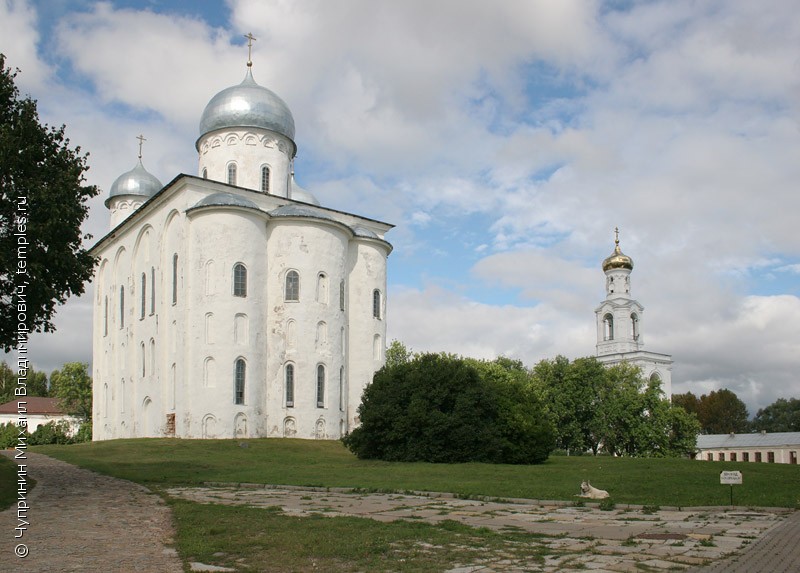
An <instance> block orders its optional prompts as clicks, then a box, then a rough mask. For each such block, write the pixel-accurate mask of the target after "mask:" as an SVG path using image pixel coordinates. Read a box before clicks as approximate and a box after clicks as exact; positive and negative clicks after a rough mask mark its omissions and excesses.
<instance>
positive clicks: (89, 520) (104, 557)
mask: <svg viewBox="0 0 800 573" xmlns="http://www.w3.org/2000/svg"><path fill="white" fill-rule="evenodd" d="M3 454H4V455H6V456H7V457H10V458H12V459H13V455H9V454H13V452H3ZM26 456H27V458H28V459H27V466H28V467H27V469H28V475H29V476H30V477H33V478H34V479H35V480H36V481H37V483H36V487H34V489H33V491H31V492H30V493H29V496H28V502H29V505H30V510H29V512H28V519H27V521H29V522H30V525H29V526H28V529H27V530H26V531H25V533H24V535H23V537H22V539H15V537H14V535H15V531H14V528H15V527H17V525H18V523H17V506H16V504H14V505H12V506H11V508H10V509H8V510H6V511H3V512H0V531H1V532H2V535H0V555H1V556H0V571H4V572H9V573H11V572H14V573H16V572H19V573H59V572H64V573H66V572H72V571H76V572H77V571H80V572H93V573H94V572H98V573H100V572H102V573H116V572H120V573H128V572H130V573H172V572H182V571H183V565H182V564H181V561H180V559H179V558H178V556H177V553H176V552H175V550H174V549H171V548H170V547H169V544H170V542H171V540H172V536H173V525H172V515H171V512H170V510H169V508H168V507H167V506H166V505H165V504H164V502H163V501H162V500H161V498H160V497H158V496H157V495H154V494H152V493H150V492H149V491H148V490H147V489H146V488H144V487H142V486H139V485H137V484H134V483H132V482H129V481H125V480H121V479H116V478H112V477H106V476H102V475H100V474H97V473H94V472H91V471H89V470H84V469H80V468H78V467H75V466H73V465H70V464H67V463H64V462H61V461H58V460H55V459H53V458H50V457H47V456H44V455H41V454H34V453H27V454H26ZM20 542H22V543H24V544H25V545H27V547H28V549H29V554H28V556H27V557H25V558H24V559H23V558H19V557H16V556H15V553H14V551H15V546H16V545H17V544H18V543H20Z"/></svg>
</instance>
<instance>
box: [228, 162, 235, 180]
mask: <svg viewBox="0 0 800 573" xmlns="http://www.w3.org/2000/svg"><path fill="white" fill-rule="evenodd" d="M228 185H236V164H235V163H230V164H229V165H228Z"/></svg>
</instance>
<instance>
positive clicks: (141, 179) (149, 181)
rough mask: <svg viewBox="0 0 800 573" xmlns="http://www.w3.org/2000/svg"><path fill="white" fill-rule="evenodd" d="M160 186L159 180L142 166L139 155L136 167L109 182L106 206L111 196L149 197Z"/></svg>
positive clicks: (159, 188)
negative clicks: (109, 187)
mask: <svg viewBox="0 0 800 573" xmlns="http://www.w3.org/2000/svg"><path fill="white" fill-rule="evenodd" d="M162 187H163V185H162V184H161V181H159V180H158V178H157V177H156V176H155V175H153V174H152V173H150V172H149V171H147V169H145V168H144V165H142V158H141V157H140V158H139V162H138V163H137V164H136V167H134V168H133V169H131V170H130V171H128V172H126V173H123V174H122V175H120V176H119V177H117V179H116V180H115V181H114V183H112V184H111V189H110V190H109V192H108V198H107V199H106V207H108V202H109V201H110V200H111V198H112V197H120V196H123V195H134V196H138V197H145V198H150V197H152V196H153V195H155V194H156V193H158V192H159V191H160V190H161V188H162Z"/></svg>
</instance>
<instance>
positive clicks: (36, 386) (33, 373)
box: [0, 360, 49, 404]
mask: <svg viewBox="0 0 800 573" xmlns="http://www.w3.org/2000/svg"><path fill="white" fill-rule="evenodd" d="M17 374H18V372H17V371H16V370H12V369H11V367H10V366H9V365H8V363H7V362H6V361H5V360H4V361H3V362H0V404H4V403H6V402H10V401H11V400H13V399H14V398H15V397H16V396H15V394H14V389H15V388H16V387H17V379H18V376H17ZM26 386H27V389H26V392H27V394H26V395H27V396H45V397H46V396H48V395H49V393H48V388H47V374H45V373H44V372H41V371H39V370H34V369H33V368H32V367H30V368H28V373H27V382H26Z"/></svg>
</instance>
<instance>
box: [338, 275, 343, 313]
mask: <svg viewBox="0 0 800 573" xmlns="http://www.w3.org/2000/svg"><path fill="white" fill-rule="evenodd" d="M339 310H344V280H341V281H339Z"/></svg>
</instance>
